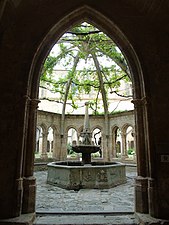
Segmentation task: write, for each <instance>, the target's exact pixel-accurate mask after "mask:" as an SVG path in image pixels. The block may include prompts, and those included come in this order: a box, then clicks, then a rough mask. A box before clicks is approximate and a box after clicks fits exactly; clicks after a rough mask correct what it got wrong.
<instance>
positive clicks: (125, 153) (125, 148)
mask: <svg viewBox="0 0 169 225" xmlns="http://www.w3.org/2000/svg"><path fill="white" fill-rule="evenodd" d="M121 139H122V155H121V158H122V159H125V158H127V157H128V154H127V145H126V132H121Z"/></svg>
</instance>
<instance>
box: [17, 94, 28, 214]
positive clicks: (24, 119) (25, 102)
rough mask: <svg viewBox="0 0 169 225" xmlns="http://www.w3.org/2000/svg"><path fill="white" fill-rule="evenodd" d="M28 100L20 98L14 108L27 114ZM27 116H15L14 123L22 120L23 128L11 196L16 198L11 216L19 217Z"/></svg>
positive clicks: (26, 97)
mask: <svg viewBox="0 0 169 225" xmlns="http://www.w3.org/2000/svg"><path fill="white" fill-rule="evenodd" d="M29 102H30V98H29V97H28V96H27V95H25V96H23V98H22V101H21V102H19V104H18V105H17V106H16V108H18V109H19V111H21V112H22V111H23V112H27V111H28V107H29ZM26 115H27V114H26V113H24V116H23V117H21V115H19V114H17V116H18V118H15V119H16V121H19V120H21V119H22V124H24V127H23V133H22V137H23V139H22V141H21V143H22V147H20V148H18V149H20V151H18V157H17V170H16V179H15V188H14V192H13V195H14V196H15V197H16V199H15V207H14V208H13V210H14V211H15V212H13V216H19V215H20V213H21V210H22V198H23V191H24V190H23V178H22V172H23V171H22V170H23V167H24V143H25V141H26V131H27V126H26V125H27V116H26Z"/></svg>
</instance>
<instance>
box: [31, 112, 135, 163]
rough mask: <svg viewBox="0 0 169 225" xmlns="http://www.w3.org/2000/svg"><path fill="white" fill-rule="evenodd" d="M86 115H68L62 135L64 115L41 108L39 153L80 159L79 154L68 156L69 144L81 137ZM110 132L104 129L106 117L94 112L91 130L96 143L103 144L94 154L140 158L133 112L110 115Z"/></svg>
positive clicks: (99, 157)
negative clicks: (61, 125)
mask: <svg viewBox="0 0 169 225" xmlns="http://www.w3.org/2000/svg"><path fill="white" fill-rule="evenodd" d="M83 120H84V115H66V117H65V130H64V134H63V136H61V135H60V123H61V115H60V114H55V113H51V112H45V111H38V117H37V135H36V137H37V138H36V150H35V156H36V157H37V155H38V157H40V158H41V159H45V160H46V159H48V158H53V159H55V160H66V159H67V158H68V157H69V159H77V158H79V155H73V157H70V156H69V155H68V147H69V146H71V145H72V144H73V142H76V143H77V142H78V141H79V140H80V133H81V131H82V129H83ZM109 124H110V126H109V134H108V137H107V136H106V134H105V132H104V126H105V123H104V116H101V115H99V116H98V115H97V116H94V115H90V126H91V127H90V129H91V132H92V141H93V144H94V145H100V146H101V152H99V153H97V154H95V155H93V157H94V158H95V159H96V160H109V161H111V160H113V159H119V160H131V161H135V160H136V157H135V155H136V149H135V138H134V129H135V125H134V113H133V111H128V112H121V113H118V114H114V115H110V116H109Z"/></svg>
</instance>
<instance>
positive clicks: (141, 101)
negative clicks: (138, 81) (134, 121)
mask: <svg viewBox="0 0 169 225" xmlns="http://www.w3.org/2000/svg"><path fill="white" fill-rule="evenodd" d="M131 102H132V103H133V104H134V107H135V108H137V107H143V106H145V105H147V104H148V102H149V101H148V98H147V97H146V96H145V97H143V98H135V99H133V100H132V101H131Z"/></svg>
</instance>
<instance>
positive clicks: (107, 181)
mask: <svg viewBox="0 0 169 225" xmlns="http://www.w3.org/2000/svg"><path fill="white" fill-rule="evenodd" d="M85 105H86V111H85V119H84V128H83V131H82V132H81V135H80V136H81V139H82V140H81V141H80V144H78V145H76V144H74V145H73V146H72V150H73V151H75V152H77V153H82V162H80V161H76V162H70V161H64V162H53V163H49V164H48V177H47V183H49V184H52V185H56V186H59V187H62V188H65V189H73V190H79V189H81V188H99V189H101V188H111V187H114V186H117V185H119V184H123V183H126V172H125V165H123V164H120V163H115V162H91V154H92V153H95V152H98V151H99V150H100V146H97V145H93V144H92V134H91V132H90V126H89V115H88V103H86V104H85Z"/></svg>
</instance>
